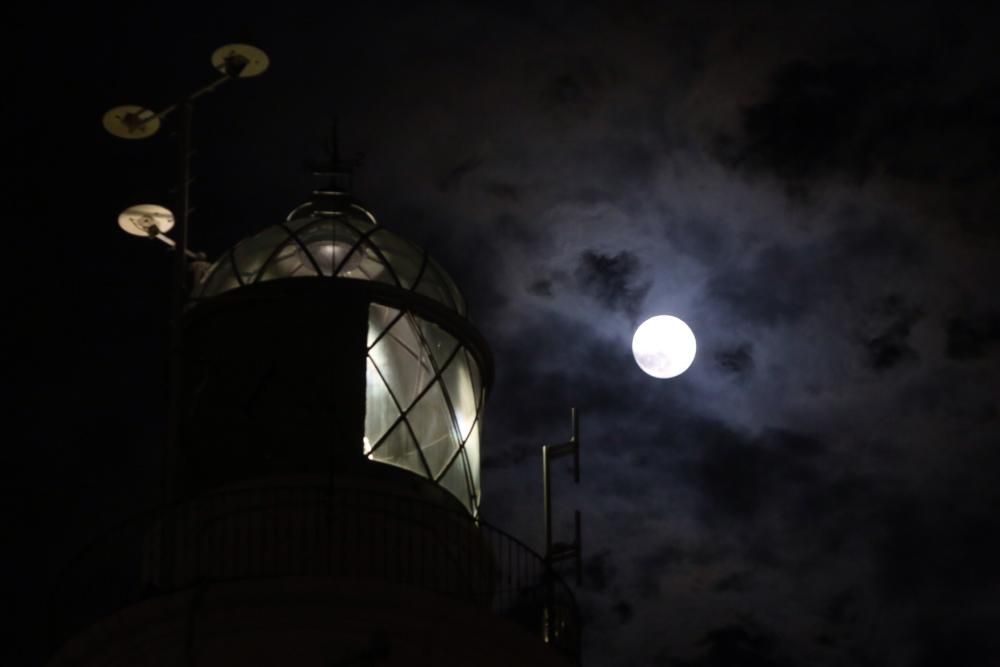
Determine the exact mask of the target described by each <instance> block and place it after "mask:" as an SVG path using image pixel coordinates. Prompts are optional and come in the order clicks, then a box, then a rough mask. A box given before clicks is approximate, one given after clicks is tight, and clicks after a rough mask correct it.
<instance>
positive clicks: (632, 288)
mask: <svg viewBox="0 0 1000 667" xmlns="http://www.w3.org/2000/svg"><path fill="white" fill-rule="evenodd" d="M641 274H642V269H641V267H640V265H639V258H638V257H636V256H635V255H634V254H633V253H631V252H629V251H627V250H622V251H621V252H618V253H616V254H607V253H603V252H599V251H595V250H586V251H584V252H583V254H582V255H580V259H579V262H578V263H577V266H576V271H575V273H574V275H575V277H576V281H577V284H578V285H579V286H580V289H581V290H583V292H584V293H586V294H588V295H590V296H591V297H593V298H594V299H595V300H596V301H597V302H598V303H599V304H601V305H602V306H604V307H605V308H607V309H608V310H612V311H618V312H621V313H624V314H626V315H628V316H629V317H631V318H633V319H634V318H636V317H638V313H639V309H640V306H641V305H642V300H643V299H644V298H645V296H646V293H647V292H648V291H649V288H650V287H651V283H650V282H649V281H648V280H645V279H643V278H642V275H641Z"/></svg>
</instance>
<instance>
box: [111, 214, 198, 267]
mask: <svg viewBox="0 0 1000 667" xmlns="http://www.w3.org/2000/svg"><path fill="white" fill-rule="evenodd" d="M118 226H119V227H121V228H122V230H123V231H125V232H126V233H128V234H131V235H132V236H144V237H147V238H151V239H156V240H158V241H162V242H163V243H166V244H167V245H168V246H170V247H171V248H176V247H177V243H176V242H175V241H174V240H173V239H172V238H170V237H169V236H167V232H169V231H170V230H171V229H173V227H174V214H173V213H171V212H170V209H168V208H166V207H164V206H160V205H159V204H136V205H135V206H129V207H128V208H127V209H125V210H124V211H122V212H121V213H119V214H118ZM184 252H185V253H186V254H187V256H188V257H189V258H191V259H194V258H196V257H198V254H197V253H194V252H191V251H190V250H187V249H185V251H184Z"/></svg>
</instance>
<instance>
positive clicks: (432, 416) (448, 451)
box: [406, 382, 458, 477]
mask: <svg viewBox="0 0 1000 667" xmlns="http://www.w3.org/2000/svg"><path fill="white" fill-rule="evenodd" d="M406 419H407V421H409V422H410V428H412V429H413V435H414V436H416V438H417V443H418V444H419V445H420V449H421V450H422V451H423V452H424V458H425V459H427V467H428V468H430V471H431V476H432V477H437V476H438V475H439V474H440V473H441V470H443V469H444V466H445V464H447V463H448V461H450V460H451V457H452V456H454V454H455V452H456V451H457V450H458V441H457V439H456V438H455V429H454V428H452V425H451V413H449V412H448V406H447V404H446V403H445V401H444V393H442V391H441V385H440V383H438V382H435V383H434V384H433V385H432V386H431V388H430V389H428V390H427V393H425V394H424V395H423V396H422V397H421V398H420V400H419V401H417V404H416V405H414V406H413V409H412V410H410V411H409V412H408V413H407V415H406Z"/></svg>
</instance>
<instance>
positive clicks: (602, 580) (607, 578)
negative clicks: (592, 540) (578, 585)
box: [583, 551, 617, 593]
mask: <svg viewBox="0 0 1000 667" xmlns="http://www.w3.org/2000/svg"><path fill="white" fill-rule="evenodd" d="M616 575H617V569H616V568H615V565H614V563H613V562H612V560H611V552H609V551H601V552H598V553H596V554H594V555H592V556H586V557H585V558H584V559H583V577H584V585H585V586H586V587H587V588H588V589H590V590H593V591H597V592H598V593H600V592H602V591H605V590H607V589H608V586H610V585H611V582H612V581H613V580H614V579H615V577H616Z"/></svg>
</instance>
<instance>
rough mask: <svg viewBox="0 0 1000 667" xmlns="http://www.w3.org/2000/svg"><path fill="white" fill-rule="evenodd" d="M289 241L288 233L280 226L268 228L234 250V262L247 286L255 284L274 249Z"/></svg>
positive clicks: (239, 244) (242, 242)
mask: <svg viewBox="0 0 1000 667" xmlns="http://www.w3.org/2000/svg"><path fill="white" fill-rule="evenodd" d="M287 239H288V233H287V232H286V231H285V230H284V229H282V228H281V227H280V226H277V225H276V226H274V227H268V228H267V229H265V230H264V231H262V232H260V233H259V234H256V235H254V236H251V237H250V238H248V239H246V240H245V241H241V242H240V243H238V244H237V245H236V247H235V248H233V260H234V262H235V266H236V270H237V271H239V272H240V278H242V279H243V282H244V283H245V284H248V285H249V284H250V283H252V282H254V280H255V279H256V277H257V272H258V271H260V267H261V266H263V265H264V262H266V261H267V258H268V257H270V256H271V253H272V252H274V249H275V248H277V247H278V246H280V245H281V244H282V243H284V242H285V241H286V240H287Z"/></svg>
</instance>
